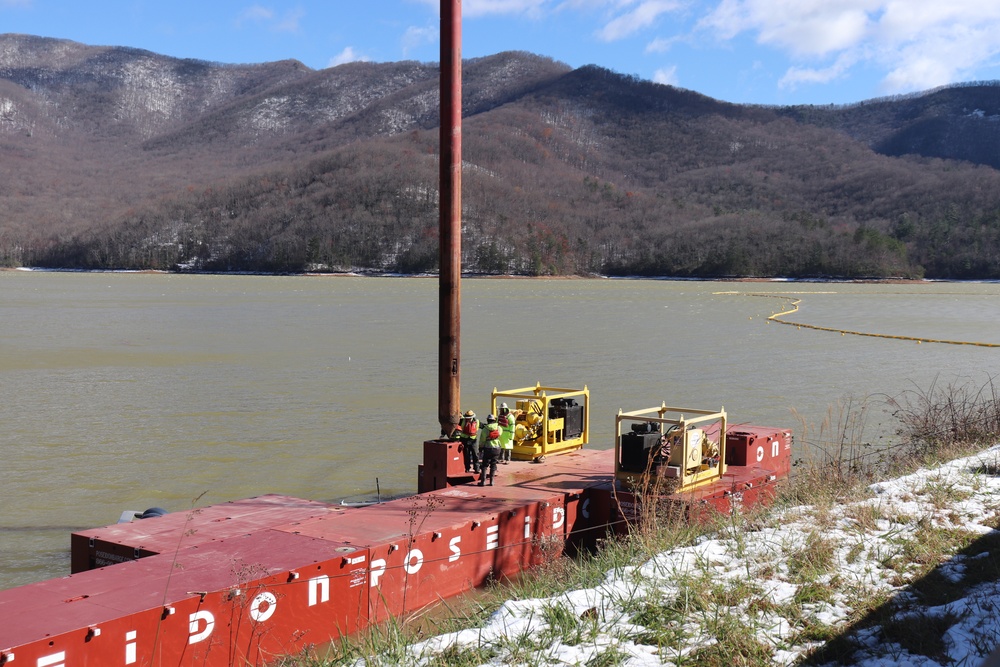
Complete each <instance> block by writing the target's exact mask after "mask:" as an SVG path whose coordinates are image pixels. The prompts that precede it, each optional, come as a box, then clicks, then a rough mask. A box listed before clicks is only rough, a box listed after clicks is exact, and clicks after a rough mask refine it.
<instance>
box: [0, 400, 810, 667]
mask: <svg viewBox="0 0 1000 667" xmlns="http://www.w3.org/2000/svg"><path fill="white" fill-rule="evenodd" d="M536 389H537V391H539V392H540V395H541V396H542V399H543V400H544V399H545V398H548V396H547V395H546V394H547V392H546V389H547V388H543V387H537V388H536ZM495 400H496V399H494V401H495ZM671 410H673V409H672V408H666V407H661V408H652V409H650V410H648V411H637V412H634V413H621V414H619V416H618V424H619V427H621V426H622V425H629V424H631V427H630V430H629V431H628V432H626V433H624V434H621V433H620V434H619V436H618V438H617V441H616V444H617V445H618V446H616V447H615V448H614V449H605V450H590V449H583V448H582V446H577V445H572V446H571V447H569V448H564V447H563V446H564V445H565V443H566V442H567V440H565V439H563V438H562V437H561V433H562V432H563V430H564V426H565V418H564V417H560V416H553V415H558V411H554V412H548V413H546V415H545V417H546V418H545V419H543V420H542V421H541V424H542V428H540V429H536V432H537V433H538V434H539V437H540V438H541V440H542V444H541V445H540V446H541V447H542V449H543V451H544V453H543V454H542V456H545V461H544V462H542V463H540V464H536V463H532V462H531V461H532V460H533V459H537V458H539V456H538V455H537V451H538V450H536V449H534V447H535V446H536V445H534V444H532V443H531V442H527V443H524V442H522V444H521V445H519V451H517V452H516V453H515V457H516V458H521V459H527V460H521V461H515V462H514V464H512V465H510V466H501V468H500V472H499V473H498V477H497V481H498V483H499V484H498V485H497V486H492V487H491V486H486V487H480V486H479V485H478V484H470V482H473V481H475V479H476V477H477V476H476V475H469V474H467V473H466V472H465V467H464V462H463V460H462V451H461V448H462V445H461V444H460V443H457V442H453V441H450V440H445V439H437V440H429V441H426V442H425V443H424V462H423V463H422V464H421V465H420V467H419V484H418V485H419V486H420V487H421V492H420V493H417V494H416V495H413V496H409V497H405V498H399V499H396V500H391V501H388V502H383V503H378V504H373V505H370V506H364V507H345V506H343V505H335V504H327V503H321V502H316V501H311V500H303V499H300V498H292V497H288V496H280V495H266V496H259V497H256V498H250V499H246V500H239V501H234V502H229V503H224V504H220V505H212V506H209V507H204V508H199V509H193V510H190V511H187V512H175V513H170V514H166V515H163V516H157V517H154V518H147V519H139V520H135V521H132V522H129V523H120V524H114V525H110V526H106V527H103V528H96V529H93V530H85V531H81V532H78V533H74V534H73V535H72V537H71V568H72V571H73V573H72V574H70V575H69V576H66V577H63V578H58V579H51V580H48V581H42V582H39V583H36V584H29V585H27V586H21V587H18V588H13V589H9V590H6V591H2V592H0V665H8V664H13V665H17V666H20V665H26V666H30V667H83V666H88V667H118V666H128V665H142V666H143V667H147V666H148V667H164V666H167V665H171V666H172V665H204V666H213V667H228V666H230V665H266V664H268V663H271V662H275V661H276V660H277V659H278V658H279V657H280V656H284V655H289V654H296V653H298V652H300V651H302V650H305V649H308V648H310V647H311V646H315V645H319V644H324V643H327V642H330V641H334V640H336V639H338V638H340V637H342V636H345V635H348V634H351V633H355V632H358V631H360V630H363V629H365V628H368V627H370V626H372V625H375V624H378V623H381V622H384V621H386V620H388V619H390V618H395V617H400V616H403V615H406V614H408V613H411V612H414V611H417V610H420V609H422V608H424V607H427V606H428V605H430V604H433V603H436V602H438V601H440V600H442V599H445V598H448V597H450V596H454V595H457V594H459V593H462V592H465V591H468V590H471V589H473V588H475V587H477V586H480V585H483V584H484V583H486V582H488V581H490V580H493V579H499V578H503V577H507V576H511V575H514V574H517V573H518V572H521V571H522V570H524V569H526V568H530V567H532V566H534V565H538V564H540V563H543V562H545V561H548V560H551V559H553V558H558V557H561V556H562V555H563V553H564V552H566V551H567V550H569V551H573V550H579V549H593V548H595V546H596V544H597V542H598V540H599V539H601V538H604V537H606V536H607V535H608V533H609V531H611V532H622V531H625V530H627V529H628V527H629V525H630V524H631V523H632V521H634V520H636V519H637V515H638V513H637V511H636V507H637V506H639V504H640V503H639V502H638V500H639V499H641V498H642V497H643V495H642V493H641V489H639V488H638V487H637V485H636V483H635V481H636V479H649V474H648V473H642V472H639V470H640V469H643V470H646V469H648V470H652V471H653V473H652V474H653V478H654V479H678V478H683V477H684V476H692V475H694V476H697V475H702V476H703V477H704V475H705V473H708V477H707V478H703V479H700V480H696V481H695V482H694V483H691V482H690V481H685V482H684V483H685V484H688V485H690V488H686V487H681V488H680V489H678V490H676V491H674V492H673V493H672V494H670V495H669V496H667V497H668V498H670V499H672V500H673V501H675V502H678V503H683V505H684V506H685V507H687V508H690V509H691V510H692V511H697V512H704V511H718V512H730V511H733V510H734V509H735V508H738V507H739V506H740V505H741V504H747V503H752V502H761V501H765V500H767V499H769V498H770V497H772V496H773V493H774V490H775V484H776V482H777V481H778V480H780V479H781V478H782V477H784V476H785V475H786V474H787V471H788V469H789V465H790V461H791V434H790V433H789V432H788V431H786V430H782V429H774V428H766V427H756V426H743V425H741V426H738V427H732V428H729V429H722V430H721V431H716V432H715V433H716V434H718V433H723V432H724V433H725V434H726V436H725V438H718V437H716V438H713V437H712V429H711V428H704V429H702V428H697V427H696V426H700V423H699V422H698V421H697V420H699V419H700V418H701V417H703V416H706V415H711V416H712V417H713V418H714V417H717V416H721V417H722V418H723V419H724V415H725V413H724V412H720V413H702V414H701V415H699V414H698V413H699V412H700V411H695V410H688V411H685V414H691V415H694V417H693V418H692V419H691V420H690V421H687V420H686V419H685V418H684V417H680V418H676V417H672V416H671ZM635 420H641V421H635ZM556 427H558V428H556ZM633 435H634V436H637V437H631V436H633ZM671 437H672V438H675V448H674V449H673V450H672V451H671V452H669V453H667V454H666V456H664V450H663V448H662V445H663V444H664V443H665V442H666V441H667V440H669V439H670V438H671ZM548 440H551V443H549V442H547V441H548ZM572 441H573V439H570V440H569V442H572ZM647 443H651V444H650V446H646V445H647ZM550 444H551V446H549V445H550ZM692 447H694V448H695V450H692V449H691V448H692ZM560 449H563V450H564V451H559V450H560ZM716 455H719V456H720V458H719V459H718V460H716V459H715V456H716ZM657 457H660V458H661V461H659V462H657V461H656V459H657Z"/></svg>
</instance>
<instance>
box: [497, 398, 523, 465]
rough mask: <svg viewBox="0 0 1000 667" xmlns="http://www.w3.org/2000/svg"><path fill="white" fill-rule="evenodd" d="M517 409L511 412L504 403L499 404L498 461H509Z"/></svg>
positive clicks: (504, 462) (512, 447) (512, 446)
mask: <svg viewBox="0 0 1000 667" xmlns="http://www.w3.org/2000/svg"><path fill="white" fill-rule="evenodd" d="M518 412H519V411H518V410H514V411H513V412H511V409H510V408H508V407H507V404H506V403H501V404H500V410H499V413H500V416H499V417H498V418H497V423H498V424H500V463H503V464H507V463H510V455H511V453H512V452H513V451H514V427H515V426H516V423H515V422H516V420H517V414H518Z"/></svg>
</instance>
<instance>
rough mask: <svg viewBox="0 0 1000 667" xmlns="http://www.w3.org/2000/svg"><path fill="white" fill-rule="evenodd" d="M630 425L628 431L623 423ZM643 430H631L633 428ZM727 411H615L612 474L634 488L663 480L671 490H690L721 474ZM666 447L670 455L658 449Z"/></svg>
mask: <svg viewBox="0 0 1000 667" xmlns="http://www.w3.org/2000/svg"><path fill="white" fill-rule="evenodd" d="M626 422H628V423H630V424H631V427H630V433H625V434H623V433H622V424H624V423H626ZM640 429H641V431H642V433H641V434H636V431H637V430H640ZM725 433H726V411H725V408H723V409H720V410H719V411H718V412H711V411H708V410H696V409H693V408H673V407H667V404H666V403H663V404H662V405H661V406H660V407H658V408H647V409H645V410H634V411H631V412H622V411H621V410H619V411H618V416H617V417H616V418H615V478H616V479H617V480H618V481H620V482H622V483H623V484H625V485H626V486H627V487H629V488H632V489H635V488H641V487H643V486H646V485H656V484H657V483H658V482H662V481H665V480H676V482H671V483H669V488H670V489H671V491H689V490H691V489H693V488H696V487H699V486H702V485H704V484H709V483H711V482H714V481H715V480H718V479H721V478H722V476H723V475H724V474H725V472H726V452H725V446H726V437H725ZM666 444H669V445H670V456H669V458H667V457H666V456H664V454H663V452H664V451H665V450H664V445H666Z"/></svg>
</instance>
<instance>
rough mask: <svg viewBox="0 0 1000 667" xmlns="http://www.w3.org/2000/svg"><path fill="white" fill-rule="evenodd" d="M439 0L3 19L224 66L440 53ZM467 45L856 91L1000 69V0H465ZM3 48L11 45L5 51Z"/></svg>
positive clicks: (682, 77) (829, 96) (789, 93)
mask: <svg viewBox="0 0 1000 667" xmlns="http://www.w3.org/2000/svg"><path fill="white" fill-rule="evenodd" d="M438 6H439V0H282V1H281V2H278V1H277V0H274V1H268V0H259V1H253V0H250V1H246V0H199V1H197V2H196V1H193V0H101V1H99V2H95V1H90V2H87V1H85V0H0V32H5V33H6V32H14V33H26V34H33V35H41V36H45V37H58V38H65V39H71V40H75V41H78V42H83V43H85V44H92V45H115V46H133V47H138V48H143V49H148V50H150V51H154V52H157V53H161V54H164V55H169V56H175V57H182V58H199V59H203V60H211V61H218V62H225V63H251V62H265V61H271V60H282V59H285V58H295V59H297V60H300V61H302V62H303V63H305V64H306V65H308V66H309V67H312V68H315V69H319V68H324V67H329V66H333V65H336V64H340V63H342V62H347V61H350V60H370V61H375V62H386V61H398V60H419V61H422V62H436V61H437V60H438V58H439V55H438V54H439V52H438V29H439V18H438ZM462 6H463V9H462V13H463V19H464V21H463V40H462V52H463V56H464V57H466V58H473V57H478V56H484V55H490V54H493V53H498V52H500V51H506V50H522V51H530V52H532V53H537V54H540V55H545V56H550V57H552V58H554V59H556V60H559V61H561V62H564V63H566V64H568V65H570V66H573V67H579V66H582V65H586V64H596V65H600V66H602V67H606V68H608V69H611V70H614V71H616V72H621V73H623V74H631V75H635V76H638V77H640V78H643V79H649V80H653V81H658V82H661V83H669V84H672V85H676V86H681V87H683V88H688V89H691V90H695V91H698V92H700V93H704V94H706V95H709V96H711V97H714V98H716V99H721V100H726V101H730V102H739V103H758V104H844V103H851V102H858V101H861V100H865V99H870V98H873V97H881V96H885V95H895V94H900V93H908V92H914V91H921V90H927V89H929V88H934V87H936V86H940V85H946V84H949V83H957V82H963V81H974V80H987V79H1000V1H998V0H464V2H463V3H462ZM0 57H2V54H0Z"/></svg>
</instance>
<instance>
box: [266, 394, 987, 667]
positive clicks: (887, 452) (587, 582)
mask: <svg viewBox="0 0 1000 667" xmlns="http://www.w3.org/2000/svg"><path fill="white" fill-rule="evenodd" d="M876 410H882V411H885V412H887V413H888V414H889V415H890V416H891V418H892V419H893V423H894V424H895V426H896V433H895V437H894V438H893V442H892V444H891V445H889V446H883V447H872V446H871V445H870V443H868V442H867V441H866V439H865V431H866V421H867V420H868V419H869V418H870V416H871V414H872V413H873V412H874V411H876ZM824 434H830V435H829V436H828V437H827V436H824ZM818 441H819V444H821V445H822V446H818V447H814V448H811V451H812V452H813V455H812V456H811V457H810V458H809V459H807V460H802V461H799V462H798V465H797V466H796V468H795V470H794V473H795V474H794V475H793V476H792V478H791V479H790V480H789V481H788V483H787V484H785V486H784V488H783V490H782V493H781V495H780V497H779V498H778V500H777V502H776V503H775V504H774V506H772V507H771V508H768V509H767V510H760V511H757V512H753V513H749V514H742V515H735V516H729V517H720V518H719V519H718V520H717V521H716V522H715V523H714V524H712V525H688V524H686V523H683V522H680V521H675V520H669V519H665V520H661V521H658V522H648V523H646V524H644V525H643V526H641V527H637V528H636V529H635V530H633V531H632V532H631V534H630V535H629V536H628V537H627V538H624V539H621V540H615V541H609V542H607V543H606V544H605V545H604V547H603V548H602V549H600V550H599V551H598V552H597V553H595V554H585V555H582V556H578V557H576V558H573V559H570V558H563V559H559V560H557V561H555V562H553V563H551V564H549V565H546V566H545V567H542V568H538V569H536V570H533V571H531V572H529V573H527V574H526V575H525V576H523V577H522V578H521V579H519V580H518V581H515V582H504V583H498V584H496V585H493V586H490V587H489V588H487V589H486V590H484V591H480V592H477V594H475V595H472V596H467V597H466V598H462V599H460V600H457V601H455V602H452V603H448V604H447V605H446V606H444V607H443V608H442V609H439V610H436V611H435V612H434V613H432V614H430V615H427V614H425V615H422V616H420V617H417V618H410V619H401V620H398V621H394V622H392V623H390V624H389V625H387V626H383V627H380V628H377V629H374V630H371V631H369V632H366V633H364V634H361V635H359V636H356V637H352V638H349V639H346V640H343V641H342V642H340V643H338V644H336V645H333V646H331V647H329V649H328V650H325V651H323V652H322V656H316V655H303V656H297V657H289V658H287V659H286V660H285V661H284V662H283V663H282V664H283V665H285V666H286V667H290V666H293V665H294V666H295V667H327V666H331V665H356V664H366V665H400V664H421V665H470V666H471V665H482V664H486V663H493V664H509V663H518V664H529V665H531V664H586V665H594V666H599V665H618V664H626V663H629V664H647V663H648V664H660V663H661V662H662V663H664V664H675V665H690V666H706V667H710V666H715V665H719V666H722V665H761V666H763V665H775V664H793V663H796V664H854V663H855V662H857V661H858V655H859V651H860V652H864V651H868V653H865V655H867V656H869V657H871V656H875V657H873V658H871V659H872V660H876V661H877V660H880V659H881V658H879V657H878V656H879V653H878V651H879V650H884V651H885V652H886V656H887V657H886V661H885V662H881V663H880V662H875V663H873V664H903V663H902V662H899V661H900V660H903V661H904V662H905V660H904V658H903V657H902V656H907V660H908V659H909V658H912V657H913V656H919V657H921V659H926V660H929V661H934V660H938V659H942V660H943V658H942V656H946V655H948V652H949V650H951V651H952V652H954V651H953V649H954V647H950V645H949V642H951V643H954V641H955V640H954V637H953V636H952V635H953V634H954V633H953V632H952V633H951V634H949V633H950V632H951V630H952V628H953V627H954V626H955V625H956V623H958V621H959V620H961V619H959V618H958V616H959V615H960V613H961V612H959V611H955V609H952V608H949V607H948V606H947V605H948V604H950V603H953V602H954V601H955V600H957V599H959V598H961V597H962V596H963V595H964V594H965V593H967V592H969V591H971V590H972V589H973V588H975V587H976V586H978V585H980V584H982V583H983V582H987V581H995V580H996V579H997V578H1000V569H998V558H997V557H995V556H993V555H992V547H993V546H994V543H995V542H997V541H998V540H997V538H996V537H994V536H993V535H992V533H991V532H989V528H995V527H996V526H997V524H998V523H1000V520H998V518H997V517H1000V488H997V489H996V496H995V498H994V495H992V494H993V486H994V483H993V480H994V479H995V478H997V477H998V473H1000V463H998V462H997V461H998V459H1000V454H998V455H997V456H994V457H993V458H985V459H983V461H982V462H981V463H976V464H972V465H970V464H966V463H963V464H962V466H960V467H959V468H960V469H955V470H953V471H951V472H949V473H948V474H945V472H943V471H944V469H945V468H944V467H943V466H942V465H941V464H942V463H943V462H945V461H952V460H954V459H958V458H960V457H964V456H968V455H970V454H973V453H976V452H980V451H983V450H984V449H986V448H988V447H989V446H991V445H993V444H995V443H997V442H998V441H1000V401H998V396H997V391H996V388H995V387H994V384H993V381H992V379H989V380H988V381H987V382H985V383H976V382H972V381H960V382H954V383H951V384H947V385H945V384H941V385H934V386H932V387H930V388H928V389H926V390H913V391H910V392H906V393H904V394H903V395H901V396H897V397H881V398H871V399H867V400H865V401H861V402H850V401H848V402H847V404H846V405H845V406H844V408H843V409H842V410H838V412H837V416H836V418H831V419H829V420H828V423H827V424H825V425H824V426H823V427H822V428H821V429H820V437H819V439H818ZM926 471H937V472H931V473H927V472H926ZM906 476H909V477H906ZM900 479H907V480H909V481H908V482H907V483H906V484H903V485H896V486H894V485H893V484H895V483H888V482H886V480H900ZM974 500H975V501H976V502H977V503H978V504H977V505H976V506H975V508H972V507H971V504H972V503H973V501H974ZM995 546H997V547H998V548H1000V544H996V545H995ZM956 554H959V556H958V557H956ZM959 560H961V563H962V571H961V574H962V576H961V577H960V578H958V579H956V577H954V576H950V575H949V570H947V568H945V567H942V566H943V564H948V563H949V562H951V561H955V562H957V561H959ZM611 582H614V583H613V584H612V583H611ZM942 609H944V611H941V610H942ZM525 614H527V615H528V618H529V619H530V620H529V621H528V622H526V621H525V620H524V619H525V618H526V616H525ZM498 625H499V626H500V629H499V630H498V629H497V627H498ZM967 634H969V635H970V636H969V637H968V638H967V641H968V642H970V643H976V642H978V643H979V645H978V646H972V647H971V649H975V651H977V653H976V654H977V655H979V654H982V653H983V652H984V651H985V652H988V651H989V650H991V648H992V646H994V645H995V644H996V643H997V642H998V641H1000V635H994V634H992V630H989V629H984V630H982V631H981V632H979V633H978V634H976V633H967ZM432 637H434V638H435V639H432V640H429V641H428V638H432ZM859 637H860V638H862V639H859ZM865 642H867V643H868V644H871V645H872V646H868V645H866V643H865ZM873 646H874V648H873ZM567 647H569V648H567ZM878 647H883V648H878ZM568 656H571V657H568ZM893 656H895V658H894V657H893ZM894 659H895V660H896V662H893V660H894ZM926 664H947V662H946V661H945V662H942V663H937V662H928V663H926Z"/></svg>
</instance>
